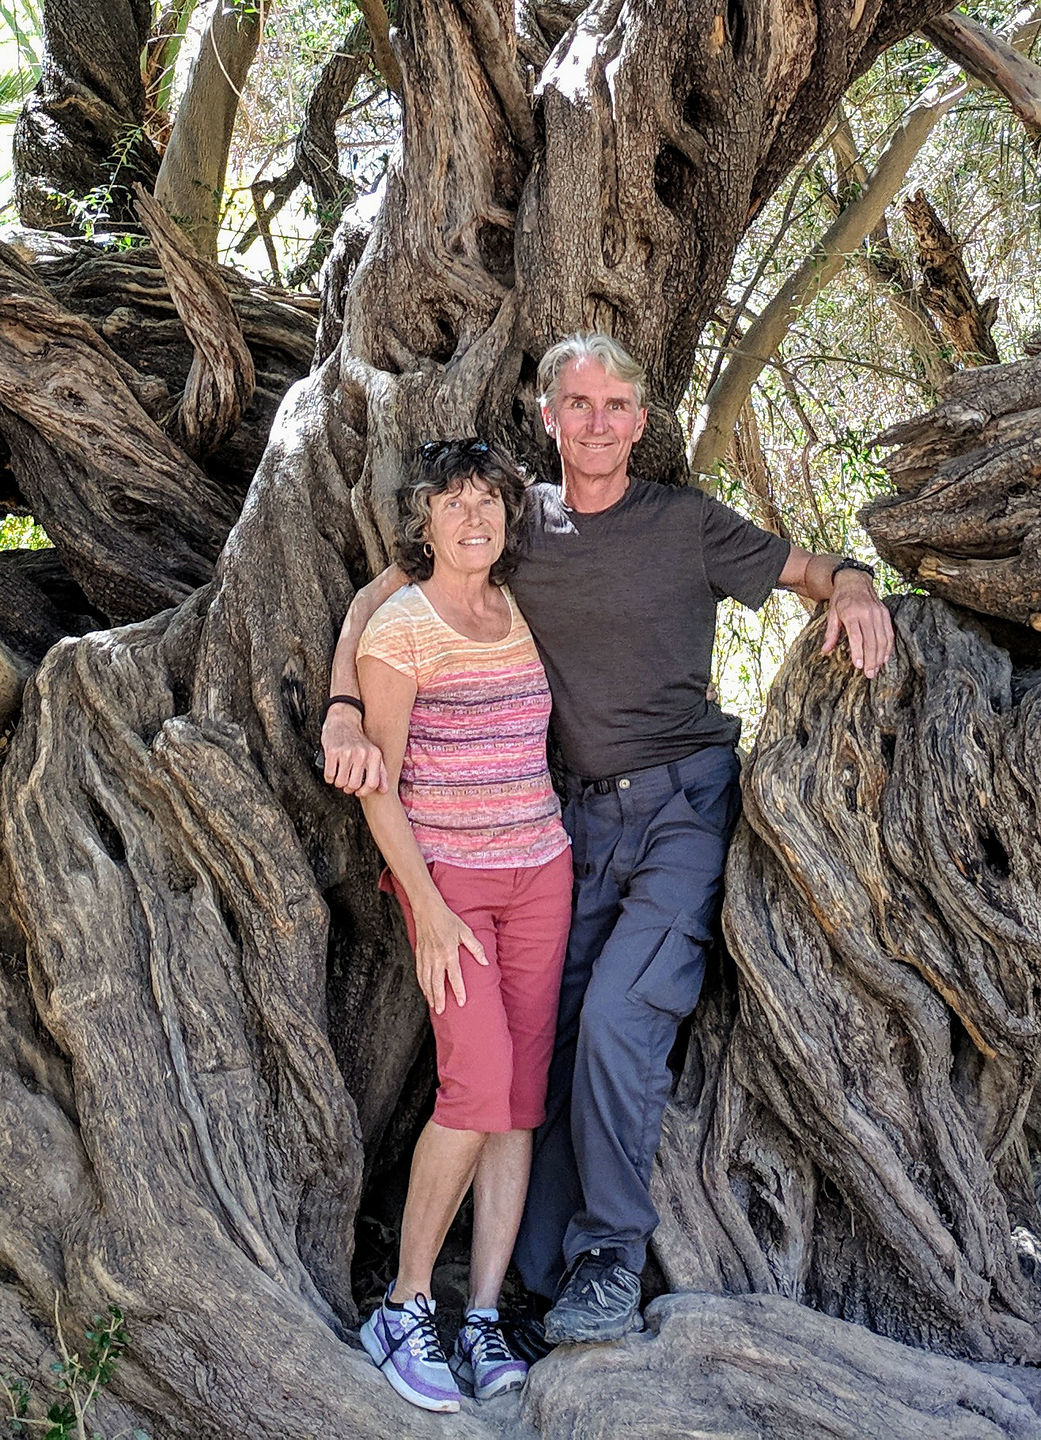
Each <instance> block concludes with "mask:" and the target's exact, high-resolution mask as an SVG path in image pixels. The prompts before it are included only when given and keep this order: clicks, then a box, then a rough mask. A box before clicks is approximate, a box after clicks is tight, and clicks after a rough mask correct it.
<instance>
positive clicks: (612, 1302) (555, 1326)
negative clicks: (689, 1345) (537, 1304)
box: [546, 1246, 643, 1345]
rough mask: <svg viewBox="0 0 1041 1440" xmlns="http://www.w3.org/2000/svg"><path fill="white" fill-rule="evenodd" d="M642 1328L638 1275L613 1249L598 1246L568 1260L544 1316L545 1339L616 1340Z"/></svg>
mask: <svg viewBox="0 0 1041 1440" xmlns="http://www.w3.org/2000/svg"><path fill="white" fill-rule="evenodd" d="M642 1329H643V1317H642V1315H641V1314H640V1277H639V1275H634V1274H633V1272H632V1271H631V1270H627V1269H626V1268H625V1266H624V1265H623V1264H622V1263H621V1262H620V1261H619V1260H618V1257H617V1252H616V1251H614V1250H609V1249H607V1248H601V1247H599V1246H598V1247H597V1248H596V1249H595V1250H588V1251H586V1253H585V1254H584V1255H579V1256H578V1257H577V1258H576V1259H575V1260H573V1261H572V1262H571V1265H570V1266H569V1267H568V1271H567V1273H566V1275H565V1276H564V1278H563V1280H562V1281H561V1284H560V1290H559V1291H558V1294H557V1302H556V1304H555V1305H554V1306H553V1309H552V1310H550V1311H549V1312H548V1314H547V1315H546V1339H547V1340H551V1341H553V1342H554V1343H556V1344H570V1345H578V1344H580V1343H582V1342H583V1341H589V1340H620V1339H621V1338H622V1336H623V1335H628V1334H629V1332H630V1331H631V1330H642Z"/></svg>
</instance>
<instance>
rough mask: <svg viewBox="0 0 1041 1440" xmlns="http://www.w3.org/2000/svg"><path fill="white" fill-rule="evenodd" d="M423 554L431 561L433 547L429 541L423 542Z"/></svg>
mask: <svg viewBox="0 0 1041 1440" xmlns="http://www.w3.org/2000/svg"><path fill="white" fill-rule="evenodd" d="M423 554H424V555H425V556H426V557H427V559H428V560H433V558H434V547H433V545H431V543H430V541H429V540H424V542H423Z"/></svg>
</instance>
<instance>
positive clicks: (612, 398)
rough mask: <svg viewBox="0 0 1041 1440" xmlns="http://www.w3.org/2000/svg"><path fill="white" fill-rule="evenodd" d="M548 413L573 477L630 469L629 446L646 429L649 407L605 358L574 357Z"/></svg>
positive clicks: (562, 374)
mask: <svg viewBox="0 0 1041 1440" xmlns="http://www.w3.org/2000/svg"><path fill="white" fill-rule="evenodd" d="M542 419H543V421H544V422H545V426H546V429H547V431H548V432H549V434H550V435H552V436H553V437H554V439H555V440H556V442H557V449H558V450H559V451H560V460H561V464H562V465H563V467H564V471H565V473H566V474H569V475H571V476H572V477H576V478H577V477H579V476H588V477H589V478H590V479H599V478H603V477H605V476H611V475H615V474H619V473H620V474H624V473H625V471H626V469H627V466H628V464H629V452H630V451H631V450H632V448H633V446H634V445H635V444H636V442H637V440H639V438H640V436H641V435H642V434H643V427H644V425H645V424H646V422H647V410H646V408H645V407H643V406H638V405H637V403H636V391H635V389H634V387H633V386H632V385H630V384H628V383H627V382H626V381H625V380H616V379H615V378H614V377H613V376H612V375H609V374H608V373H607V371H606V370H605V369H604V367H603V365H601V363H600V361H599V360H594V359H592V358H591V357H590V356H583V357H582V358H581V359H578V360H569V361H568V363H567V364H566V365H565V366H564V368H563V370H562V371H561V372H560V385H559V388H558V390H557V397H556V401H555V402H554V405H553V409H552V410H550V409H549V408H548V407H546V406H544V407H543V410H542Z"/></svg>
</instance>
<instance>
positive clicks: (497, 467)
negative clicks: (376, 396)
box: [394, 436, 528, 585]
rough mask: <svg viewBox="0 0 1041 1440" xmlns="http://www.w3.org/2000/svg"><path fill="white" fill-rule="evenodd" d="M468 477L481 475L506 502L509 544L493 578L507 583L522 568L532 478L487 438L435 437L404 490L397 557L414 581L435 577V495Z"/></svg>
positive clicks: (400, 495)
mask: <svg viewBox="0 0 1041 1440" xmlns="http://www.w3.org/2000/svg"><path fill="white" fill-rule="evenodd" d="M468 480H479V481H481V482H483V483H484V484H485V485H487V486H488V489H489V490H492V491H494V493H495V494H496V495H501V496H502V502H503V505H504V506H505V507H506V544H505V545H504V547H503V552H502V554H501V555H500V556H499V558H498V559H497V560H496V561H495V563H494V564H493V565H492V568H491V572H490V574H489V579H490V580H491V582H492V584H493V585H504V584H505V583H506V581H507V580H508V579H509V577H510V576H511V575H512V574H513V572H514V570H515V569H516V568H517V560H518V557H519V554H520V548H521V545H522V543H523V539H524V532H525V527H526V523H527V516H528V496H527V485H528V482H527V479H526V477H525V475H524V473H523V471H522V470H520V469H519V468H518V467H517V466H516V465H515V464H514V463H513V461H512V460H511V459H510V457H509V456H508V455H506V454H505V453H504V452H503V451H502V450H498V449H496V448H495V446H494V445H489V444H488V442H487V441H486V440H480V439H477V438H476V437H473V436H471V437H469V438H467V439H465V440H429V441H427V443H426V444H425V445H421V446H420V447H419V450H418V452H417V454H416V459H415V463H414V464H413V466H412V470H411V473H410V475H409V477H408V479H407V480H406V481H405V483H404V484H403V485H402V487H401V489H400V490H399V491H398V523H397V528H396V530H395V531H394V547H395V555H394V558H395V559H396V560H397V562H398V564H399V565H400V566H401V568H402V570H404V572H405V574H406V575H407V576H408V578H409V579H410V580H412V581H417V580H429V579H430V577H431V575H432V574H433V573H434V561H433V557H432V556H430V555H427V554H426V553H425V552H424V549H423V547H424V545H425V544H426V539H427V526H428V525H429V523H430V501H431V498H432V497H433V496H434V495H446V494H449V493H454V492H455V491H457V490H461V489H462V488H463V486H464V485H465V484H466V482H467V481H468Z"/></svg>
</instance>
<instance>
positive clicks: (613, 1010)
mask: <svg viewBox="0 0 1041 1440" xmlns="http://www.w3.org/2000/svg"><path fill="white" fill-rule="evenodd" d="M539 386H540V391H541V397H540V404H541V411H542V419H543V422H544V424H545V426H546V430H547V432H548V433H549V434H550V435H551V436H552V437H553V439H554V440H555V442H556V445H557V449H558V451H559V453H560V461H561V470H562V474H563V483H562V485H561V486H560V488H559V489H558V488H557V487H555V486H551V485H538V486H535V487H534V489H533V499H534V502H535V512H536V513H535V520H534V524H533V529H532V536H531V543H530V549H529V553H528V555H527V557H526V558H525V559H524V561H523V562H522V564H521V566H520V568H519V569H518V571H517V574H516V576H515V579H514V581H513V583H512V588H513V591H514V594H515V595H516V598H517V600H518V601H519V603H520V607H521V610H522V611H523V613H524V615H525V617H526V619H527V621H528V623H529V625H530V627H531V630H532V632H533V634H534V636H535V639H536V642H537V644H538V647H539V650H540V653H541V655H542V658H543V662H544V664H545V666H546V671H547V674H548V676H549V681H550V688H551V690H552V694H553V704H554V711H553V726H554V731H555V734H556V738H557V741H558V742H559V745H560V748H561V752H562V755H563V759H564V763H565V766H566V770H567V802H568V803H567V808H566V810H565V815H564V819H565V824H566V826H567V828H568V831H569V833H570V835H571V838H572V845H573V855H574V862H575V877H576V878H575V893H574V909H573V919H572V928H571V935H570V939H569V943H568V955H567V960H566V962H565V969H564V981H563V987H562V991H561V1001H560V1014H559V1019H558V1027H557V1038H556V1050H555V1055H554V1060H553V1067H552V1070H551V1073H550V1088H549V1099H548V1115H547V1119H546V1122H545V1124H544V1125H543V1126H542V1128H541V1129H540V1130H539V1132H538V1135H537V1137H536V1142H535V1154H534V1161H533V1168H532V1179H531V1188H530V1190H529V1194H528V1203H527V1208H526V1211H525V1218H524V1222H523V1225H522V1228H521V1234H520V1237H519V1239H518V1242H517V1249H516V1253H515V1259H516V1262H517V1265H518V1268H519V1269H520V1272H521V1276H522V1278H523V1280H524V1282H525V1284H526V1285H527V1286H528V1288H529V1290H530V1291H531V1292H533V1293H534V1294H535V1295H540V1296H543V1297H545V1298H546V1299H547V1300H548V1299H550V1298H551V1297H555V1303H554V1304H553V1305H552V1308H551V1309H550V1310H549V1311H548V1313H547V1314H546V1317H545V1333H546V1338H547V1340H549V1341H550V1342H551V1343H558V1342H561V1341H570V1342H578V1341H587V1340H611V1339H618V1338H620V1337H621V1336H622V1335H624V1334H626V1333H627V1332H628V1331H629V1330H631V1329H635V1328H638V1327H639V1326H640V1325H641V1323H642V1321H641V1319H640V1314H639V1301H640V1281H639V1276H640V1272H641V1270H642V1269H643V1265H644V1261H645V1258H646V1249H647V1242H648V1240H649V1239H650V1236H651V1234H652V1233H653V1230H654V1228H655V1226H656V1225H657V1222H658V1216H657V1214H656V1212H655V1210H654V1207H653V1205H652V1204H651V1200H650V1194H649V1183H650V1175H651V1165H652V1162H653V1159H654V1153H655V1151H656V1149H657V1146H658V1141H659V1139H660V1135H661V1120H662V1114H663V1111H664V1108H665V1104H666V1101H667V1099H668V1096H669V1090H670V1084H671V1075H670V1072H669V1068H668V1063H667V1062H668V1055H669V1052H670V1050H671V1048H672V1045H673V1042H674V1040H675V1037H676V1032H677V1028H678V1026H679V1023H680V1021H681V1020H682V1019H683V1018H684V1016H686V1015H689V1014H690V1013H691V1011H692V1010H693V1009H694V1007H695V1005H696V1003H697V999H698V994H699V992H700V989H701V981H702V977H703V974H704V965H705V954H706V951H707V948H708V946H709V944H710V942H711V937H712V932H713V927H714V925H715V923H716V920H717V918H718V911H719V905H720V899H721V885H722V874H723V867H724V863H725V859H726V849H727V844H728V841H729V838H730V833H731V831H732V828H733V825H734V822H735V819H736V816H737V812H738V809H739V804H740V801H739V791H738V762H737V759H736V755H735V749H734V747H735V744H736V741H737V738H738V730H739V726H738V723H737V721H735V720H734V719H733V718H732V717H729V716H726V715H724V714H723V713H722V711H721V710H720V709H719V708H718V707H717V706H716V705H715V704H714V703H712V702H710V701H709V700H707V699H706V695H705V689H706V686H707V684H708V680H709V671H710V664H711V652H712V642H713V635H714V625H715V606H716V602H717V600H718V599H720V598H722V597H723V596H724V595H730V596H733V597H735V598H736V599H738V600H739V601H741V602H743V603H744V604H746V605H749V606H751V607H753V608H757V607H758V606H760V605H761V604H762V603H763V602H764V600H765V599H766V598H767V596H768V594H769V593H770V591H771V590H772V589H773V588H774V586H775V585H779V586H781V587H783V588H785V589H789V590H793V591H795V592H796V593H797V594H799V595H803V596H807V597H809V598H810V599H813V600H827V601H828V602H829V614H828V622H827V629H826V635H825V641H824V646H823V650H824V653H829V652H830V651H832V650H833V649H834V648H835V646H836V645H837V644H838V642H839V639H840V637H841V635H842V634H843V632H844V633H845V635H846V637H847V640H848V643H849V651H850V657H851V659H852V661H853V664H854V665H855V666H856V667H857V668H858V669H861V670H862V671H863V672H864V674H865V675H866V676H867V677H868V678H872V677H874V676H875V675H876V674H877V673H878V671H879V670H880V668H881V667H882V665H884V664H885V662H886V660H887V659H888V657H889V655H890V653H891V651H892V645H893V632H892V626H891V623H890V620H889V614H888V611H887V610H886V609H885V607H884V606H883V605H882V604H881V602H880V601H879V599H878V597H877V595H876V593H875V590H874V586H873V583H872V572H871V571H870V569H869V567H866V566H862V565H860V564H859V563H858V562H857V561H854V560H850V559H848V558H841V557H838V556H814V555H811V554H810V553H809V552H808V551H805V550H801V549H799V548H798V547H797V546H790V545H789V544H788V542H787V541H784V540H781V539H780V538H779V537H778V536H776V535H770V534H768V533H767V532H766V531H763V530H760V529H758V527H756V526H754V525H751V524H750V523H749V522H747V521H745V520H743V519H742V518H741V517H740V516H738V515H736V514H735V513H734V512H733V511H731V510H729V509H727V507H726V506H723V505H720V504H719V503H718V502H716V501H714V500H711V499H709V498H708V497H707V496H706V495H704V494H703V493H702V492H701V491H700V490H697V489H687V488H673V487H667V486H659V485H653V484H648V483H646V482H642V481H639V480H636V479H633V478H632V477H630V474H629V457H630V453H631V451H632V448H633V446H634V445H635V444H636V443H637V441H638V440H639V439H640V436H641V435H642V434H643V430H644V426H645V424H646V419H647V411H646V408H645V405H644V375H643V372H642V370H641V368H640V367H639V366H638V365H637V364H636V362H635V361H634V360H633V359H632V357H631V356H629V355H628V354H627V353H626V352H625V351H624V350H623V349H622V347H621V346H620V345H618V344H617V343H616V342H615V341H614V340H612V339H611V338H610V337H608V336H605V335H596V334H593V335H576V336H570V337H568V338H567V339H565V340H562V341H560V342H559V343H558V344H557V345H554V346H553V347H552V348H551V349H550V350H549V351H548V352H547V354H546V355H545V357H544V358H543V361H542V364H541V366H540V367H539ZM400 583H401V577H400V576H399V575H397V574H396V573H395V572H394V569H393V567H392V569H391V570H390V571H388V572H385V573H384V575H383V576H381V577H380V578H379V579H378V580H377V581H374V582H373V584H372V585H371V586H367V587H366V589H365V590H364V591H362V592H360V593H359V596H358V597H357V599H356V601H355V604H354V605H352V607H351V611H350V612H349V613H348V618H347V620H346V621H345V622H344V628H343V632H342V633H341V638H340V641H339V643H338V645H337V651H336V656H335V658H334V664H333V683H332V691H333V693H334V694H339V695H344V694H356V693H357V691H356V686H355V683H354V677H353V652H354V647H355V646H356V644H357V638H358V635H359V634H360V631H361V629H362V628H363V626H364V624H365V623H366V621H367V619H368V616H369V615H370V614H371V613H372V612H373V610H374V609H375V608H376V607H377V606H378V605H379V604H381V603H382V601H383V600H384V599H385V598H387V596H388V595H389V594H390V593H392V592H393V590H394V589H395V588H396V587H397V585H398V584H400ZM322 740H323V745H324V747H325V754H326V770H325V774H326V778H327V779H328V780H329V781H330V782H331V783H333V784H336V785H338V786H339V787H340V788H342V789H344V790H345V791H347V792H349V793H355V794H359V795H364V794H367V793H370V792H371V791H372V790H373V789H374V788H376V787H377V786H379V785H382V784H385V776H384V775H383V772H382V766H381V760H380V756H379V753H378V751H375V750H374V748H373V747H372V746H370V745H369V744H368V743H367V741H366V740H365V738H364V735H363V733H362V730H361V724H360V717H359V716H358V715H357V713H356V711H355V710H354V708H353V707H351V706H350V705H349V704H346V703H345V704H339V705H336V706H334V707H333V708H332V709H331V710H330V712H329V715H328V718H327V720H326V724H325V728H324V729H323V732H322Z"/></svg>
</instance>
